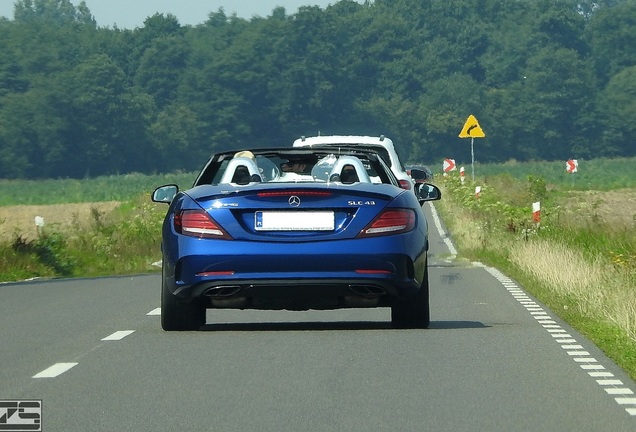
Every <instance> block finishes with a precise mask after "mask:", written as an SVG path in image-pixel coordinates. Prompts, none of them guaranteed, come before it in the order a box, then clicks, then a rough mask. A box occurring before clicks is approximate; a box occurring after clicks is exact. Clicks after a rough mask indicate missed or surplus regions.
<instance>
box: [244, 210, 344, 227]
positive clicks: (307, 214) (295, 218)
mask: <svg viewBox="0 0 636 432" xmlns="http://www.w3.org/2000/svg"><path fill="white" fill-rule="evenodd" d="M254 219H255V221H254V229H255V230H256V231H333V230H334V228H335V218H334V214H333V212H332V211H303V212H293V211H280V212H277V211H258V212H256V215H255V218H254Z"/></svg>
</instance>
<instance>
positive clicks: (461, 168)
mask: <svg viewBox="0 0 636 432" xmlns="http://www.w3.org/2000/svg"><path fill="white" fill-rule="evenodd" d="M465 171H466V170H465V169H464V167H460V168H459V179H460V180H461V182H462V184H464V180H465V178H464V177H465V175H466V172H465Z"/></svg>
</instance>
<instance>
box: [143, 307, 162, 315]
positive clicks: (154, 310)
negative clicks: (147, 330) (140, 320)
mask: <svg viewBox="0 0 636 432" xmlns="http://www.w3.org/2000/svg"><path fill="white" fill-rule="evenodd" d="M146 315H161V308H154V309H153V310H151V311H150V312H148V313H147V314H146Z"/></svg>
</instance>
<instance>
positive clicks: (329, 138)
mask: <svg viewBox="0 0 636 432" xmlns="http://www.w3.org/2000/svg"><path fill="white" fill-rule="evenodd" d="M314 145H319V146H325V145H329V146H357V147H365V148H369V149H373V150H375V151H377V152H378V153H380V154H381V155H382V157H383V158H384V160H385V162H386V163H387V164H388V165H389V167H390V168H391V170H392V171H393V174H395V176H396V177H397V179H398V180H399V182H400V187H402V188H403V189H412V190H414V187H413V186H414V185H415V180H414V179H413V178H412V177H411V175H410V174H409V173H407V171H406V168H404V165H403V164H402V162H401V161H400V157H399V156H398V153H397V151H395V146H394V145H393V141H391V139H389V138H387V137H385V136H384V135H380V136H378V137H375V136H366V135H324V136H315V137H301V138H299V139H297V140H296V141H294V143H293V147H306V146H314Z"/></svg>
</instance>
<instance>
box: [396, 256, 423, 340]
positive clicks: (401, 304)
mask: <svg viewBox="0 0 636 432" xmlns="http://www.w3.org/2000/svg"><path fill="white" fill-rule="evenodd" d="M391 323H392V324H393V327H395V328H428V326H429V324H430V323H431V316H430V310H429V298H428V268H427V269H426V272H425V273H424V280H423V281H422V285H421V287H420V290H419V291H418V292H417V294H415V295H414V296H413V297H408V298H406V299H401V300H397V301H396V302H395V304H393V306H391Z"/></svg>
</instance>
